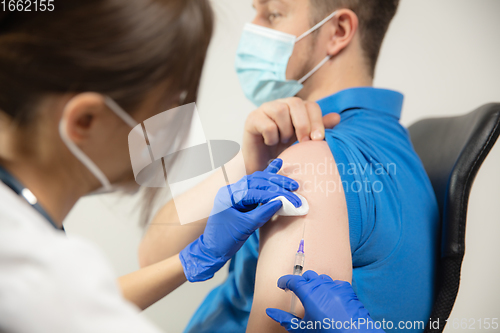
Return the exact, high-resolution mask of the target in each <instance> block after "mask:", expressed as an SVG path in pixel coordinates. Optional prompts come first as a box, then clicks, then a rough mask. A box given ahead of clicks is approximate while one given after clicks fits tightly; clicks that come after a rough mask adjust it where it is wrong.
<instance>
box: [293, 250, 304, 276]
mask: <svg viewBox="0 0 500 333" xmlns="http://www.w3.org/2000/svg"><path fill="white" fill-rule="evenodd" d="M305 259H306V256H305V254H304V253H301V252H297V253H296V254H295V263H294V265H293V275H302V270H303V269H304V262H305Z"/></svg>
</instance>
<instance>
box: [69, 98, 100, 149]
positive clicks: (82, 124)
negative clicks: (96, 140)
mask: <svg viewBox="0 0 500 333" xmlns="http://www.w3.org/2000/svg"><path fill="white" fill-rule="evenodd" d="M106 111H107V106H106V104H105V100H104V96H102V95H100V94H97V93H81V94H78V95H76V96H74V97H73V98H71V100H69V102H68V103H67V104H66V106H65V107H64V110H63V113H62V117H61V121H62V122H63V124H64V126H65V128H66V134H67V136H68V138H69V139H70V140H71V141H72V142H74V143H75V144H79V143H82V141H85V140H87V139H88V138H89V137H90V136H91V135H92V132H94V131H95V130H96V129H95V127H96V122H98V121H99V120H102V118H105V117H106V116H105V115H106ZM108 112H109V111H108ZM97 127H102V124H100V125H99V126H97Z"/></svg>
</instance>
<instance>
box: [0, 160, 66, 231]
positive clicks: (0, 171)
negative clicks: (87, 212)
mask: <svg viewBox="0 0 500 333" xmlns="http://www.w3.org/2000/svg"><path fill="white" fill-rule="evenodd" d="M0 181H2V182H3V183H4V184H5V185H7V187H9V188H10V189H11V190H12V191H14V192H15V193H16V194H17V195H19V196H20V197H21V198H23V199H24V200H26V202H27V203H28V204H30V206H31V207H33V208H34V209H35V210H36V211H37V212H38V213H40V214H41V215H42V216H43V217H44V218H45V219H46V220H47V221H48V222H49V223H50V224H51V225H52V226H53V227H54V228H56V229H57V230H60V231H64V227H63V228H62V229H61V228H59V227H58V226H57V225H56V224H55V222H54V220H52V218H51V217H50V216H49V214H47V212H46V211H45V209H43V208H42V206H41V205H40V204H39V203H38V199H37V198H36V196H35V195H34V194H33V193H32V192H31V191H30V190H29V189H28V188H26V187H25V186H24V185H23V184H22V183H21V182H20V181H19V180H17V179H16V178H15V177H14V176H13V175H11V174H10V173H9V172H8V171H7V170H5V169H4V168H2V167H1V166H0Z"/></svg>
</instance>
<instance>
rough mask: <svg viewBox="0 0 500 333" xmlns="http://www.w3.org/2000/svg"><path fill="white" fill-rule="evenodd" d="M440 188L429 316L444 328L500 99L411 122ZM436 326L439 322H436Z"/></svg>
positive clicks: (497, 124) (499, 123) (499, 125)
mask: <svg viewBox="0 0 500 333" xmlns="http://www.w3.org/2000/svg"><path fill="white" fill-rule="evenodd" d="M409 131H410V136H411V140H412V142H413V145H414V147H415V151H416V152H417V154H418V155H419V156H420V158H421V160H422V162H423V164H424V167H425V170H426V171H427V174H428V175H429V178H430V180H431V183H432V187H433V188H434V192H435V193H436V197H437V200H438V204H439V211H440V213H441V223H442V228H441V232H442V234H441V238H440V239H441V256H440V260H439V264H438V276H437V277H436V298H435V301H434V306H433V310H432V314H431V321H432V322H436V321H437V320H439V328H436V327H430V326H429V323H428V324H427V327H426V329H425V332H433V333H434V332H442V331H443V329H444V327H445V325H446V320H447V319H448V317H449V316H450V313H451V310H452V308H453V305H454V304H455V299H456V297H457V294H458V288H459V285H460V270H461V267H462V260H463V257H464V253H465V225H466V219H467V205H468V201H469V195H470V190H471V187H472V184H473V182H474V178H475V177H476V174H477V172H478V170H479V168H480V167H481V164H482V163H483V161H484V159H485V158H486V156H487V155H488V154H489V152H490V150H491V148H492V147H493V145H494V144H495V142H496V140H497V138H498V136H499V134H500V103H497V104H487V105H484V106H482V107H480V108H479V109H477V110H475V111H473V112H471V113H469V114H466V115H463V116H458V117H449V118H434V119H432V118H431V119H424V120H421V121H419V122H417V123H415V124H413V125H412V126H410V127H409ZM434 325H435V326H437V324H434Z"/></svg>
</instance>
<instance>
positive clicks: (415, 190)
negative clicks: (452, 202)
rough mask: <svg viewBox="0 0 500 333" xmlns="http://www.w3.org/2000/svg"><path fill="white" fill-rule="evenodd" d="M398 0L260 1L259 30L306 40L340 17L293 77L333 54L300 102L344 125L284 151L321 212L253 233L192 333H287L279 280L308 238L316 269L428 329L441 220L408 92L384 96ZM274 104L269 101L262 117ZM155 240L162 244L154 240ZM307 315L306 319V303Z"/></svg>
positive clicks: (304, 46) (373, 308) (308, 47)
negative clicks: (410, 128)
mask: <svg viewBox="0 0 500 333" xmlns="http://www.w3.org/2000/svg"><path fill="white" fill-rule="evenodd" d="M398 2H399V1H398V0H255V1H254V7H255V9H256V11H257V15H256V17H255V19H254V21H253V23H254V24H256V25H260V26H263V27H266V28H270V29H274V30H277V31H281V32H284V33H287V34H291V35H295V36H300V35H302V34H303V33H304V32H306V31H308V30H309V29H310V28H311V27H313V26H315V25H316V24H317V23H318V22H321V21H322V20H323V19H324V18H326V17H328V16H329V15H330V14H332V13H334V12H335V14H334V15H333V17H332V18H331V19H329V20H328V21H327V22H326V23H324V24H323V25H322V26H321V27H320V28H319V29H318V30H316V31H315V32H313V33H312V34H309V35H308V36H307V37H305V38H303V39H301V40H300V41H298V42H297V43H296V44H295V47H294V50H293V54H292V56H291V58H290V60H289V62H288V66H287V69H286V77H287V79H288V80H299V79H301V78H303V77H304V76H305V75H306V74H307V73H309V72H311V70H312V69H314V68H317V65H318V64H321V63H322V61H323V60H324V59H325V58H326V57H329V58H327V59H328V61H326V62H325V63H324V64H323V65H321V66H320V67H319V69H318V70H317V71H315V72H314V74H313V75H312V76H310V77H309V78H307V80H305V82H304V83H303V88H302V90H300V92H299V93H298V94H297V96H298V97H300V98H301V99H303V100H307V101H317V103H318V104H319V106H320V108H321V110H322V113H323V115H327V114H331V113H337V114H340V115H341V118H342V120H341V122H340V124H339V125H338V126H337V127H335V129H333V130H327V131H326V134H325V139H326V141H320V142H318V141H307V142H301V143H299V144H297V145H294V146H292V147H290V148H288V149H287V150H286V151H284V152H283V153H282V154H281V156H280V158H282V159H283V160H284V165H285V166H284V168H283V169H282V171H281V172H282V173H283V174H285V175H287V176H289V177H292V178H294V179H296V180H297V181H298V182H299V183H300V185H301V187H300V189H299V191H298V193H300V194H302V195H303V196H304V197H305V198H307V200H308V202H309V206H310V210H309V214H307V215H306V216H303V217H281V218H279V219H278V220H277V221H275V222H271V223H268V224H267V225H266V226H265V227H264V228H262V229H261V230H260V239H259V235H257V234H256V235H254V236H252V237H251V239H249V241H248V242H247V243H246V244H245V246H244V247H243V248H242V249H241V250H240V252H238V253H237V254H236V256H235V257H234V258H233V260H232V261H231V264H230V268H229V270H230V273H229V277H228V279H227V280H226V281H225V283H224V284H222V285H221V286H219V287H218V288H216V289H214V290H213V291H212V292H211V293H210V294H209V296H208V297H207V299H206V300H205V301H204V303H203V304H202V305H201V306H200V308H199V309H198V311H197V313H196V314H195V315H194V317H193V319H192V320H191V322H190V324H189V326H188V328H187V329H186V331H187V332H223V333H224V332H228V333H229V332H244V331H245V330H247V331H248V332H259V333H265V332H277V331H280V330H282V329H281V327H280V326H279V325H278V324H277V323H276V322H274V321H273V320H271V319H270V318H269V317H267V315H266V313H265V309H266V308H269V307H273V308H281V309H283V310H289V309H290V302H291V297H292V296H291V295H290V294H289V293H285V292H283V291H282V290H280V289H278V288H277V287H276V281H277V280H278V278H279V277H280V276H282V275H284V274H289V273H291V272H292V269H293V264H294V255H295V252H296V251H297V249H298V246H299V242H300V240H301V239H302V238H303V239H304V240H305V253H306V261H305V267H304V269H305V270H308V269H312V270H315V271H316V272H318V273H320V274H328V275H330V276H331V277H332V278H334V279H339V280H345V281H349V282H352V284H353V287H354V289H355V291H356V293H357V295H358V297H359V299H360V300H361V302H362V303H364V305H365V307H366V308H367V309H368V311H369V312H370V314H371V316H372V318H373V319H374V320H377V321H383V320H385V321H386V322H387V321H391V322H392V324H393V325H394V326H393V327H394V328H395V329H397V326H398V323H399V322H400V321H404V322H406V321H412V322H415V321H422V322H423V323H422V324H420V325H416V327H414V328H415V331H417V332H418V331H423V328H424V326H423V325H424V323H425V322H426V321H427V320H428V318H429V315H430V311H431V305H432V302H433V292H434V290H433V282H434V272H435V262H436V258H435V253H436V251H437V249H436V244H437V235H438V220H439V212H438V208H437V203H436V199H435V196H434V193H433V190H432V187H431V184H430V182H429V179H428V177H427V175H426V173H425V171H424V169H423V166H422V164H421V162H420V160H419V158H418V156H417V155H416V153H415V152H414V150H413V147H412V144H411V142H410V139H409V136H408V133H407V131H406V129H405V128H403V127H402V126H401V125H400V123H399V119H400V115H401V108H402V104H403V96H402V95H401V94H400V93H398V92H395V91H390V90H384V89H375V88H372V85H373V77H374V73H375V65H376V62H377V58H378V54H379V51H380V48H381V45H382V41H383V38H384V36H385V33H386V31H387V28H388V27H389V24H390V22H391V20H392V18H393V16H394V15H395V13H396V10H397V6H398ZM243 85H244V86H245V83H244V82H243ZM246 92H247V91H246ZM247 95H248V94H247ZM270 96H274V97H276V96H277V95H276V92H272V91H271V92H270ZM249 97H251V96H249ZM261 97H262V96H261ZM278 97H289V96H278ZM272 105H273V104H272V103H265V104H263V105H262V106H261V107H260V108H259V109H258V110H256V111H255V112H259V110H260V111H262V110H265V109H269V108H271V107H272ZM245 135H246V137H245V140H248V139H249V138H248V137H249V134H248V133H246V134H245ZM278 135H281V133H278ZM245 157H246V159H247V158H249V157H248V156H245ZM251 158H253V159H255V160H259V158H258V156H251ZM192 228H193V229H192V231H191V232H190V233H191V234H190V235H189V236H185V235H187V233H185V234H183V233H182V232H179V233H178V234H179V235H180V236H179V237H178V238H179V239H181V240H183V239H185V240H186V241H187V240H188V239H191V238H192V237H193V235H192V234H194V233H196V232H199V233H201V231H202V225H200V226H198V227H196V226H193V227H192ZM196 228H198V229H199V230H195V229H196ZM183 237H184V238H183ZM157 239H158V236H156V242H158V240H157ZM153 240H155V236H150V237H149V240H148V236H147V237H146V238H145V241H147V242H148V243H151V242H153ZM186 244H187V243H186ZM259 244H260V248H259ZM148 246H150V245H148ZM159 246H160V245H158V247H159ZM257 258H258V262H257ZM250 310H251V311H250ZM297 315H298V316H302V315H303V309H302V308H301V306H300V305H299V306H298V307H297ZM386 328H388V329H386V330H387V331H391V330H390V328H391V326H386Z"/></svg>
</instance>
